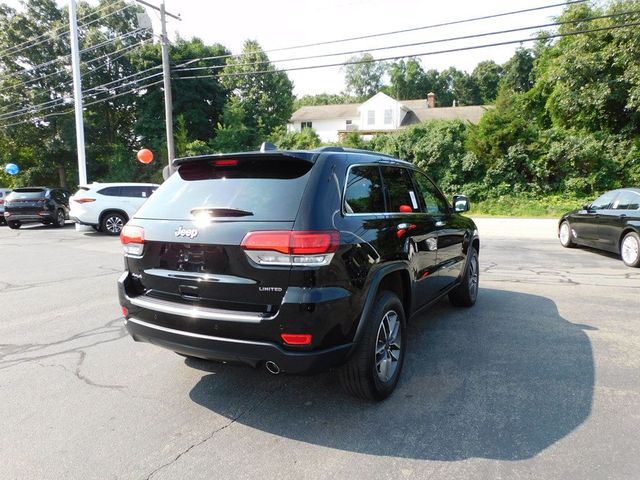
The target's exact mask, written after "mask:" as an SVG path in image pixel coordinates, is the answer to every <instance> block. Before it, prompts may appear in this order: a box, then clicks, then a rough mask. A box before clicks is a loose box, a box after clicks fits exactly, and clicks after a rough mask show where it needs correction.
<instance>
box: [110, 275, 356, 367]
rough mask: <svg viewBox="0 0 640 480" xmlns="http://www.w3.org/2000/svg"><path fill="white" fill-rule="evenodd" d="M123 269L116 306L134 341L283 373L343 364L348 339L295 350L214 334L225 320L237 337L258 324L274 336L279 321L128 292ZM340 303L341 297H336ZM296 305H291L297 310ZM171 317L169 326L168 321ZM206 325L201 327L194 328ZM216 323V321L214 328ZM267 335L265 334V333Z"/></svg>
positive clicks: (320, 318) (200, 356)
mask: <svg viewBox="0 0 640 480" xmlns="http://www.w3.org/2000/svg"><path fill="white" fill-rule="evenodd" d="M129 279H130V277H129V273H128V272H124V273H123V275H122V276H121V277H120V279H119V281H118V294H119V297H120V304H121V305H122V306H124V307H126V308H127V310H128V312H129V314H128V315H127V318H126V327H127V330H128V332H129V334H130V335H131V336H132V337H133V339H134V340H135V341H138V342H147V343H152V344H154V345H158V346H160V347H163V348H167V349H169V350H172V351H174V352H177V353H181V354H183V355H189V356H193V357H198V358H204V359H208V360H217V361H225V362H230V363H241V364H246V365H250V366H253V367H256V366H260V365H262V364H264V363H265V362H268V361H272V362H275V363H276V364H277V365H278V367H279V368H280V370H281V371H282V372H284V373H292V374H297V373H311V372H316V371H322V370H327V369H329V368H331V367H334V366H337V365H340V364H342V363H344V362H345V360H346V359H347V357H348V355H349V353H350V352H351V350H352V347H353V343H351V342H346V341H345V342H344V343H341V344H338V345H335V346H327V347H325V348H322V347H319V348H316V349H311V350H310V349H309V347H303V349H300V350H295V347H292V348H286V347H284V346H283V345H281V344H278V343H276V342H272V341H265V340H255V339H253V340H251V339H247V338H230V337H231V336H220V335H217V333H219V332H220V331H221V330H222V329H223V328H224V325H223V324H226V323H232V324H235V325H242V330H241V333H242V336H244V337H246V336H247V334H249V333H251V332H254V333H255V332H256V331H257V329H258V328H259V327H260V325H261V324H262V326H263V327H264V326H267V325H268V328H269V331H272V332H275V335H274V336H275V337H278V336H279V332H280V331H281V330H279V323H278V322H276V321H274V320H275V317H270V318H264V319H263V320H261V319H260V318H259V316H258V315H253V314H247V313H245V314H239V313H237V312H231V311H221V310H213V309H205V308H197V307H192V308H189V307H187V308H185V305H180V304H174V303H172V302H165V301H158V300H154V299H148V298H147V297H145V296H143V295H141V296H135V295H134V294H133V293H131V295H132V296H129V293H128V291H129V289H128V287H127V285H128V282H129V281H130V280H129ZM342 301H344V300H342ZM298 307H299V305H297V304H296V309H297V310H299V308H298ZM324 313H325V312H323V313H322V315H323V316H322V317H316V319H317V321H318V322H326V321H327V316H326V315H324ZM169 321H171V324H169V323H168V322H169ZM198 325H199V326H200V327H202V325H206V330H204V329H202V328H200V330H199V331H198V330H196V326H198ZM218 325H222V326H221V327H220V329H218V328H217V326H218ZM270 336H271V335H270Z"/></svg>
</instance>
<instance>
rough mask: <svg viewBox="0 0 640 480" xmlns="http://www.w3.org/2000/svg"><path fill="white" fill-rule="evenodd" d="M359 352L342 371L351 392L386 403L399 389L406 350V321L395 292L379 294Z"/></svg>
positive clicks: (347, 387)
mask: <svg viewBox="0 0 640 480" xmlns="http://www.w3.org/2000/svg"><path fill="white" fill-rule="evenodd" d="M365 322H366V323H365V325H364V332H363V334H362V338H361V339H360V342H359V344H358V346H357V347H356V350H355V352H353V354H352V355H351V357H350V358H349V360H348V361H347V363H346V364H345V365H343V366H342V367H341V368H340V370H339V375H340V383H342V386H343V388H344V389H345V390H346V392H347V393H349V394H351V395H353V396H355V397H358V398H362V399H365V400H384V399H385V398H387V397H388V396H389V395H391V393H392V392H393V390H394V389H395V388H396V385H397V383H398V379H399V378H400V373H401V372H402V365H403V363H404V352H405V350H406V348H405V346H406V334H405V332H406V328H405V326H406V320H405V316H404V308H403V306H402V302H400V299H399V298H398V296H397V295H396V294H395V293H392V292H388V291H385V292H381V293H379V294H378V296H377V298H376V301H375V304H374V306H373V309H372V310H371V312H370V313H369V315H368V317H367V318H366V320H365Z"/></svg>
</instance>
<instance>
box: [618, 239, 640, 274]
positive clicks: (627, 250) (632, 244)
mask: <svg viewBox="0 0 640 480" xmlns="http://www.w3.org/2000/svg"><path fill="white" fill-rule="evenodd" d="M620 256H621V257H622V261H623V262H624V264H625V265H626V266H628V267H640V235H638V234H637V233H636V232H629V233H627V234H626V235H625V236H624V238H623V239H622V242H620Z"/></svg>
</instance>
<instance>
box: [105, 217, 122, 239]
mask: <svg viewBox="0 0 640 480" xmlns="http://www.w3.org/2000/svg"><path fill="white" fill-rule="evenodd" d="M104 224H105V227H106V228H107V231H109V233H112V234H114V235H116V234H118V233H120V231H121V230H122V227H123V226H124V222H123V221H122V218H120V217H118V216H115V215H114V216H113V217H109V218H107V221H106V222H105V223H104Z"/></svg>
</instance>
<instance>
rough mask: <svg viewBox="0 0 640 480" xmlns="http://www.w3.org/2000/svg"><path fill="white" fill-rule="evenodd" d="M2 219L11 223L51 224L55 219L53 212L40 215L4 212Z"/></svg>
mask: <svg viewBox="0 0 640 480" xmlns="http://www.w3.org/2000/svg"><path fill="white" fill-rule="evenodd" d="M4 219H5V220H10V221H12V222H46V221H49V222H51V221H53V220H54V219H55V212H47V213H41V214H36V213H11V212H5V213H4Z"/></svg>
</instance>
